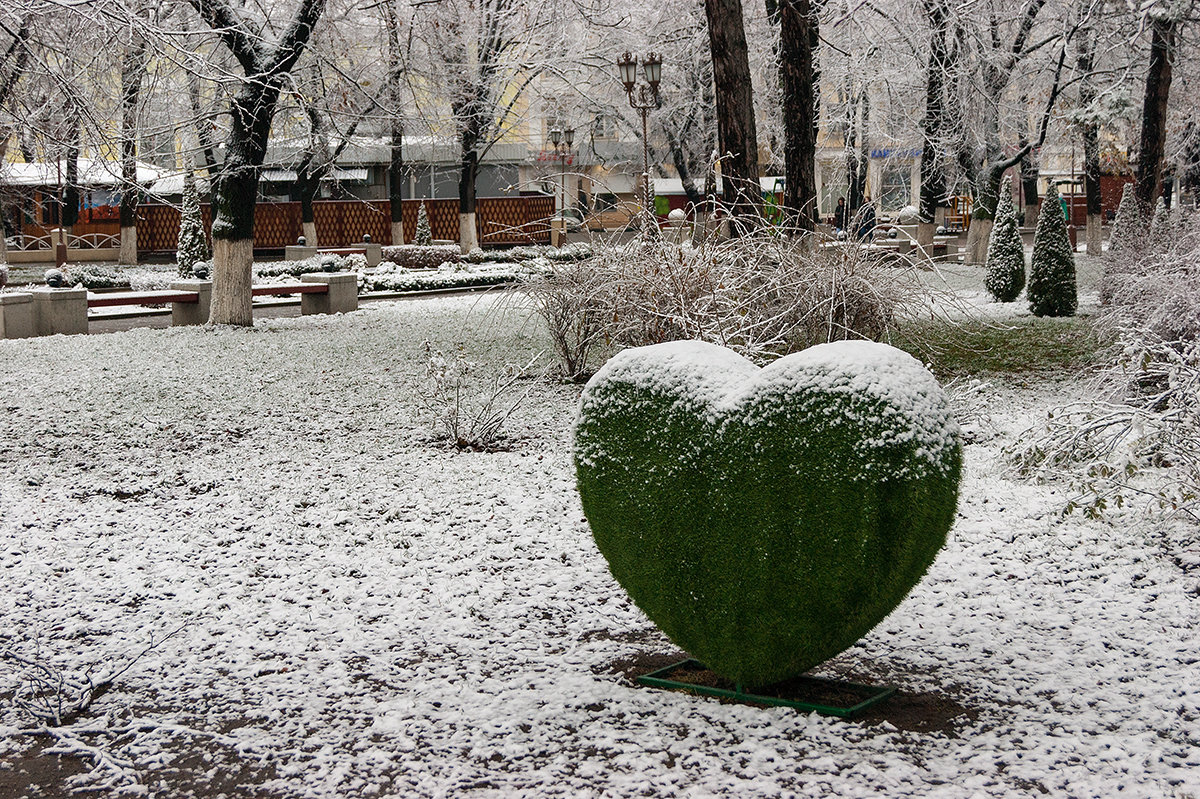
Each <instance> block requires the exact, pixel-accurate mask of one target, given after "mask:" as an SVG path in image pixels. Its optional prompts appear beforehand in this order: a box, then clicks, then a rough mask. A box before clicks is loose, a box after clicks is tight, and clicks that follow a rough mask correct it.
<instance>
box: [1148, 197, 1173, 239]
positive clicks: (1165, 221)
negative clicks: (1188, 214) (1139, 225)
mask: <svg viewBox="0 0 1200 799" xmlns="http://www.w3.org/2000/svg"><path fill="white" fill-rule="evenodd" d="M1170 239H1171V212H1170V211H1168V210H1167V202H1166V200H1164V199H1163V198H1162V197H1159V198H1158V202H1156V203H1155V204H1154V216H1152V217H1151V218H1150V238H1149V242H1150V243H1151V244H1152V246H1153V247H1154V248H1155V250H1161V249H1164V248H1165V247H1167V246H1168V245H1169V244H1170Z"/></svg>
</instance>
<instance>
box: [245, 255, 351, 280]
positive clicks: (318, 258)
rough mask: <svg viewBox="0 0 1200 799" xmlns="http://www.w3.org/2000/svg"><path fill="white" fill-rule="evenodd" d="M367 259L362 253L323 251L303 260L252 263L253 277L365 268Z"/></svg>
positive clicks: (295, 275) (347, 270)
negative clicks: (349, 253)
mask: <svg viewBox="0 0 1200 799" xmlns="http://www.w3.org/2000/svg"><path fill="white" fill-rule="evenodd" d="M366 266H367V259H366V258H365V257H363V256H362V255H358V254H353V255H335V254H333V253H323V254H321V255H314V256H313V257H312V258H306V259H305V260H303V261H269V262H264V263H256V264H254V276H255V277H284V276H288V277H300V275H307V274H312V273H314V272H351V271H356V270H359V269H365V268H366Z"/></svg>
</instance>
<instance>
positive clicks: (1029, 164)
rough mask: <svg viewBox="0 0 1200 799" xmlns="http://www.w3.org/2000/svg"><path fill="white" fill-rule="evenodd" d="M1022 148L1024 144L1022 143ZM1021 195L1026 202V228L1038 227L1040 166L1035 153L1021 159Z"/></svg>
mask: <svg viewBox="0 0 1200 799" xmlns="http://www.w3.org/2000/svg"><path fill="white" fill-rule="evenodd" d="M1021 144H1022V146H1023V145H1024V142H1022V143H1021ZM1021 194H1022V197H1023V199H1024V200H1025V221H1024V224H1025V227H1037V218H1038V210H1039V209H1040V208H1041V202H1040V200H1039V198H1038V164H1037V159H1036V158H1034V156H1033V153H1032V152H1031V153H1030V154H1029V155H1027V156H1025V157H1024V158H1022V159H1021Z"/></svg>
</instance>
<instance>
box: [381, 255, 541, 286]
mask: <svg viewBox="0 0 1200 799" xmlns="http://www.w3.org/2000/svg"><path fill="white" fill-rule="evenodd" d="M526 275H527V272H526V271H525V270H523V269H521V268H520V267H516V268H514V267H511V266H506V267H493V268H486V267H484V268H470V269H468V268H463V267H457V268H451V269H439V270H412V269H404V268H402V267H400V266H399V265H397V264H394V263H392V262H390V261H384V262H383V263H381V264H380V265H379V266H378V267H376V269H375V271H374V272H370V273H368V272H365V271H361V272H359V278H360V280H359V285H360V290H363V291H430V290H434V289H450V288H471V287H474V286H500V285H505V284H508V283H513V282H516V281H518V280H521V279H523V278H524V277H525V276H526Z"/></svg>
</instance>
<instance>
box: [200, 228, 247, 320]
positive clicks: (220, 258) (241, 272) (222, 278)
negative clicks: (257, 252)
mask: <svg viewBox="0 0 1200 799" xmlns="http://www.w3.org/2000/svg"><path fill="white" fill-rule="evenodd" d="M253 285H254V239H253V238H246V239H219V238H215V237H214V238H213V293H212V305H211V306H210V307H209V311H208V321H209V323H210V324H215V325H241V326H243V327H250V326H251V325H253V324H254V306H253V295H252V294H251V289H252V288H253Z"/></svg>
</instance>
